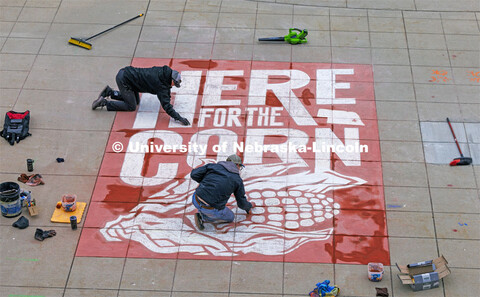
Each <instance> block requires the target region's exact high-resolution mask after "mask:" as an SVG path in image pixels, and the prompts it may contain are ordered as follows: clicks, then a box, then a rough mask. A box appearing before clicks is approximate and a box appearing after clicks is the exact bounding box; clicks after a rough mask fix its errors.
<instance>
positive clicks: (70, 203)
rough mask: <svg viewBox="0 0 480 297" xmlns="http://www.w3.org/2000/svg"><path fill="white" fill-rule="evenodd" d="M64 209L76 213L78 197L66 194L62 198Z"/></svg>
mask: <svg viewBox="0 0 480 297" xmlns="http://www.w3.org/2000/svg"><path fill="white" fill-rule="evenodd" d="M62 207H63V210H65V211H75V210H76V209H77V195H75V194H74V195H70V194H65V195H63V197H62Z"/></svg>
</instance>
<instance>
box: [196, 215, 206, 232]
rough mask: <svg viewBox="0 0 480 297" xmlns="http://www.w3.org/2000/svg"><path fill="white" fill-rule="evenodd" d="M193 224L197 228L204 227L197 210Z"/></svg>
mask: <svg viewBox="0 0 480 297" xmlns="http://www.w3.org/2000/svg"><path fill="white" fill-rule="evenodd" d="M195 225H197V228H198V229H199V230H203V229H205V226H204V225H203V219H202V215H201V214H200V213H198V212H197V213H196V214H195Z"/></svg>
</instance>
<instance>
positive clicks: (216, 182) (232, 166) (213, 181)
mask: <svg viewBox="0 0 480 297" xmlns="http://www.w3.org/2000/svg"><path fill="white" fill-rule="evenodd" d="M241 167H243V164H242V160H241V159H240V157H239V156H237V155H231V156H229V157H228V158H227V161H221V162H218V163H216V164H213V163H212V164H207V165H204V166H201V167H198V168H195V169H193V170H192V172H191V173H190V176H191V177H192V179H193V180H194V181H196V182H198V183H199V186H198V187H197V189H196V190H195V192H194V193H193V195H192V203H193V205H194V206H195V207H196V208H197V209H198V213H196V214H195V224H196V225H197V227H198V229H200V230H203V229H205V226H204V225H203V223H204V222H206V223H230V222H233V220H234V219H235V215H234V214H233V212H232V211H231V210H230V209H229V208H228V207H225V205H226V204H227V202H228V199H229V198H230V196H231V195H232V193H233V194H234V195H235V199H236V200H237V205H238V207H239V208H241V209H243V210H245V211H246V212H247V214H248V213H249V211H250V209H252V207H254V205H252V203H250V202H248V201H247V198H246V197H245V187H244V186H243V180H242V178H241V177H240V172H239V171H240V168H241Z"/></svg>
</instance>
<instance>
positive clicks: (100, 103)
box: [92, 96, 107, 110]
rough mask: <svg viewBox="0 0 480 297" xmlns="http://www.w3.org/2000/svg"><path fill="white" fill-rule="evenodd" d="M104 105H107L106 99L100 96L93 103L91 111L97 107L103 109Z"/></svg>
mask: <svg viewBox="0 0 480 297" xmlns="http://www.w3.org/2000/svg"><path fill="white" fill-rule="evenodd" d="M105 105H107V99H105V98H103V97H102V96H100V97H99V98H98V99H97V100H95V101H93V103H92V109H93V110H95V109H97V108H99V107H104V106H105Z"/></svg>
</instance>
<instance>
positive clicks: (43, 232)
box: [35, 228, 57, 241]
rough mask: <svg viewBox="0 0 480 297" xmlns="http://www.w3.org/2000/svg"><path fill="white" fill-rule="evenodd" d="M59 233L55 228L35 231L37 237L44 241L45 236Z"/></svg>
mask: <svg viewBox="0 0 480 297" xmlns="http://www.w3.org/2000/svg"><path fill="white" fill-rule="evenodd" d="M55 235H57V232H55V230H48V231H43V230H42V229H38V228H37V230H36V231H35V239H36V240H40V241H43V240H44V239H45V238H49V237H53V236H55Z"/></svg>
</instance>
